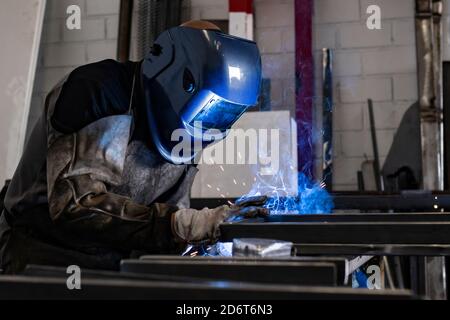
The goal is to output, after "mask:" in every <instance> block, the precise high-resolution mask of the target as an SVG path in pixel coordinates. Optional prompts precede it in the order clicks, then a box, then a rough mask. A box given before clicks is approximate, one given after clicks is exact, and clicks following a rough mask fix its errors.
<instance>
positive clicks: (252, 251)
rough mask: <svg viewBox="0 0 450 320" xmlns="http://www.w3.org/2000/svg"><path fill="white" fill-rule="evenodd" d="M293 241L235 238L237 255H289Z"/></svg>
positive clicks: (234, 253) (234, 250)
mask: <svg viewBox="0 0 450 320" xmlns="http://www.w3.org/2000/svg"><path fill="white" fill-rule="evenodd" d="M291 253H292V242H288V241H280V240H271V239H251V238H243V239H233V256H235V257H239V256H240V257H289V256H291Z"/></svg>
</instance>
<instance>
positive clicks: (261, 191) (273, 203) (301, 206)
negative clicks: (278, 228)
mask: <svg viewBox="0 0 450 320" xmlns="http://www.w3.org/2000/svg"><path fill="white" fill-rule="evenodd" d="M250 195H267V196H268V197H269V199H268V201H267V202H266V204H265V205H264V207H266V208H268V209H270V213H271V214H293V213H297V214H321V213H322V214H324V213H331V212H332V210H333V207H334V204H333V199H332V197H331V196H330V194H329V193H328V192H327V191H326V190H325V189H324V188H323V187H322V185H321V184H319V183H318V182H314V181H312V180H311V179H309V178H308V177H307V176H306V175H304V174H303V173H299V174H298V196H297V197H295V196H287V192H286V190H284V189H279V188H278V189H275V188H274V189H272V190H270V191H267V188H264V187H262V186H261V185H259V184H255V185H254V186H253V190H252V192H251V194H248V195H245V196H243V197H241V198H245V197H248V196H250Z"/></svg>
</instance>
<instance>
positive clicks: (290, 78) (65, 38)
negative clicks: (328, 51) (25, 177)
mask: <svg viewBox="0 0 450 320" xmlns="http://www.w3.org/2000/svg"><path fill="white" fill-rule="evenodd" d="M314 3H315V7H314V12H315V16H314V26H313V32H314V35H313V36H314V37H313V41H314V57H315V64H316V66H315V73H316V74H315V77H316V96H315V97H314V98H313V100H314V101H315V103H316V110H318V111H320V110H321V101H322V100H321V66H320V64H321V49H322V48H324V47H328V48H332V49H334V57H335V59H334V100H335V111H334V130H335V131H334V139H335V162H334V163H335V170H334V172H335V175H334V181H335V187H336V188H337V189H342V190H348V189H352V188H353V189H354V188H356V171H357V170H359V169H360V167H361V163H362V161H364V160H365V156H366V155H367V156H370V154H371V141H370V134H369V125H368V123H369V122H368V115H367V104H366V100H367V98H372V99H373V100H374V107H375V117H376V122H377V128H378V129H379V130H380V131H379V134H378V141H379V144H380V153H381V154H382V159H384V156H385V155H386V154H387V152H388V150H389V146H390V144H391V141H392V136H393V134H394V132H395V129H396V127H397V126H398V124H399V122H400V119H401V116H402V115H403V113H404V111H405V110H406V109H407V107H408V106H410V105H411V104H412V103H414V102H415V100H416V99H417V83H416V81H417V80H416V79H417V77H416V60H415V59H416V58H415V47H414V46H415V37H414V0H395V1H394V0H314ZM70 4H77V5H79V6H80V7H81V13H82V30H80V31H69V30H67V29H66V28H65V18H66V16H67V15H66V8H67V6H68V5H70ZM370 4H377V5H379V6H380V7H381V17H382V30H367V28H366V27H365V22H366V18H367V14H366V8H367V6H368V5H370ZM118 9H119V0H48V4H47V13H46V19H45V24H44V33H43V37H42V43H41V56H40V58H39V66H38V70H37V75H36V79H37V81H36V85H35V90H34V94H33V102H32V110H31V112H30V121H29V123H34V121H35V119H36V117H37V116H38V114H39V111H40V110H41V108H42V105H43V99H44V97H45V95H46V93H47V92H48V91H49V90H50V89H51V87H52V86H53V85H54V84H55V83H56V82H57V81H58V80H59V79H60V78H61V77H62V76H64V75H65V74H66V73H68V72H69V71H70V70H72V69H73V68H75V67H76V66H78V65H82V64H85V63H88V62H93V61H97V60H100V59H104V58H115V55H116V39H117V28H118ZM189 11H190V14H191V16H190V17H191V18H192V19H206V20H207V19H219V20H220V19H228V0H191V8H190V10H189ZM254 11H255V26H256V28H255V39H256V41H257V42H258V45H259V47H260V49H261V53H262V62H263V73H264V76H265V77H270V78H271V79H272V82H271V97H272V101H271V105H272V109H273V110H290V111H291V112H293V111H294V110H295V80H294V72H295V66H294V63H295V32H294V27H295V17H294V0H277V1H275V0H254ZM444 11H445V16H444V19H445V23H444V24H443V26H444V27H443V30H444V37H443V41H444V44H447V45H446V46H445V45H444V47H443V52H444V57H447V58H448V57H450V50H449V49H448V48H449V47H450V40H449V39H450V36H449V35H448V34H449V32H448V31H447V29H449V28H446V26H450V19H449V17H448V15H449V14H450V9H449V6H448V5H447V3H445V10H444ZM449 30H450V29H449ZM316 122H320V114H318V115H317V117H316ZM319 161H320V159H317V163H320V162H319Z"/></svg>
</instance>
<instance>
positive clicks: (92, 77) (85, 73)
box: [67, 59, 136, 82]
mask: <svg viewBox="0 0 450 320" xmlns="http://www.w3.org/2000/svg"><path fill="white" fill-rule="evenodd" d="M135 67H136V62H131V61H128V62H124V63H122V62H119V61H116V60H113V59H106V60H101V61H98V62H93V63H89V64H85V65H82V66H79V67H77V68H75V69H74V70H73V71H72V72H71V73H70V74H69V77H68V79H67V81H78V80H82V81H91V82H92V81H99V82H101V81H107V80H114V79H120V78H121V77H124V78H129V77H131V76H132V74H133V73H134V69H135Z"/></svg>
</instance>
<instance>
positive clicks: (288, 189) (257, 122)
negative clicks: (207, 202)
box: [191, 111, 297, 198]
mask: <svg viewBox="0 0 450 320" xmlns="http://www.w3.org/2000/svg"><path fill="white" fill-rule="evenodd" d="M233 129H243V130H244V132H246V133H248V132H249V131H247V130H249V129H253V130H255V131H256V132H257V136H259V137H261V136H260V133H261V132H262V131H261V129H263V130H264V129H266V130H267V131H268V136H269V137H270V130H271V129H275V130H279V131H278V132H279V146H278V149H277V150H275V149H273V148H272V145H271V144H270V143H268V147H269V148H268V150H267V154H268V155H269V158H267V159H268V160H270V156H272V155H276V156H277V159H276V160H275V161H268V162H267V164H263V163H261V161H260V160H261V159H262V157H261V153H260V152H258V151H255V150H250V148H251V147H250V144H247V145H246V147H245V154H246V155H247V157H248V155H249V154H250V153H251V152H253V155H255V152H256V156H259V157H258V158H257V163H256V164H248V162H249V161H248V159H247V161H246V164H226V163H224V164H220V163H217V164H208V163H201V164H199V165H198V169H199V173H198V174H197V176H196V178H195V181H194V185H193V187H192V190H191V196H192V197H193V198H220V197H226V198H228V197H230V198H233V197H240V196H242V195H244V194H248V193H249V192H250V191H251V190H252V187H254V186H255V185H259V188H260V191H261V192H263V193H268V192H270V191H271V190H272V189H273V188H278V189H280V190H284V191H283V192H284V193H285V194H286V195H295V194H297V143H296V126H295V121H293V119H292V118H291V117H290V115H289V111H269V112H247V113H244V115H243V116H242V117H241V118H240V119H239V120H238V121H237V122H236V123H235V124H234V125H233ZM230 139H232V137H231V136H230V135H229V136H228V137H227V138H226V139H225V140H223V141H221V142H219V143H217V144H215V145H213V146H209V147H208V148H206V149H205V151H204V153H203V155H204V156H205V154H208V153H210V152H211V150H212V149H215V150H223V151H224V156H223V157H221V158H222V159H224V160H226V155H227V152H229V151H230V149H227V148H225V146H226V145H227V143H230V145H231V142H230ZM261 141H262V140H260V139H258V144H259V145H258V149H259V148H260V147H261V144H260V142H261ZM269 141H270V138H269ZM221 148H222V149H221ZM235 154H236V157H235V159H236V160H237V159H238V156H237V150H235ZM213 155H214V154H213ZM278 156H279V157H278ZM243 157H244V155H241V157H240V158H241V159H242V158H243ZM204 158H205V157H203V158H202V160H207V159H204ZM218 158H219V157H218ZM216 159H217V158H216ZM206 162H207V161H206ZM223 162H226V161H223ZM276 162H278V167H279V170H278V171H276V172H275V174H274V175H263V174H261V172H263V171H262V169H263V168H269V167H272V168H274V169H276ZM264 186H266V187H264ZM269 189H270V190H269Z"/></svg>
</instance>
